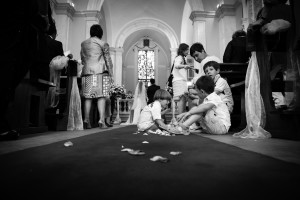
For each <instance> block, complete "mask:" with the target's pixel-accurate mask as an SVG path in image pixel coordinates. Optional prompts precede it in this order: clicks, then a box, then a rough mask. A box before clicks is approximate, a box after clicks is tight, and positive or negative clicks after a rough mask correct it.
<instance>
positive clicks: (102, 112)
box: [97, 97, 107, 128]
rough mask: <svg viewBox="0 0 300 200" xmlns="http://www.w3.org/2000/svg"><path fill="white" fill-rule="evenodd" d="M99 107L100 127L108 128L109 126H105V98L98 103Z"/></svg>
mask: <svg viewBox="0 0 300 200" xmlns="http://www.w3.org/2000/svg"><path fill="white" fill-rule="evenodd" d="M97 106H98V112H99V116H100V119H99V122H98V124H99V127H100V126H101V127H100V128H106V127H107V126H106V125H105V97H101V98H99V99H98V101H97Z"/></svg>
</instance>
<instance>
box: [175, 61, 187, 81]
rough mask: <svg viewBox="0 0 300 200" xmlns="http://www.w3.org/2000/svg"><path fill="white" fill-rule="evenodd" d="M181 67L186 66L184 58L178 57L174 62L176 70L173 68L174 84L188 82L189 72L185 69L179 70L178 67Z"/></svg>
mask: <svg viewBox="0 0 300 200" xmlns="http://www.w3.org/2000/svg"><path fill="white" fill-rule="evenodd" d="M179 65H184V60H183V58H182V56H177V57H176V58H175V60H174V68H173V72H172V74H173V76H174V77H173V82H174V81H178V80H184V81H187V70H186V69H184V68H181V69H177V68H176V67H177V66H179Z"/></svg>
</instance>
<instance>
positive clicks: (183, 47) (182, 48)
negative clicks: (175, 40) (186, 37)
mask: <svg viewBox="0 0 300 200" xmlns="http://www.w3.org/2000/svg"><path fill="white" fill-rule="evenodd" d="M188 48H189V45H187V44H185V43H181V44H180V45H179V47H178V50H177V55H178V56H184V54H183V52H184V51H186V50H187V49H188Z"/></svg>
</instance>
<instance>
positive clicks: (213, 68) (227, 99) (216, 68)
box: [203, 61, 233, 113]
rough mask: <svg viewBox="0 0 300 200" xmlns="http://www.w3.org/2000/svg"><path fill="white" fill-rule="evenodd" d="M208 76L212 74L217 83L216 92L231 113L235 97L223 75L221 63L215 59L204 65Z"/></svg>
mask: <svg viewBox="0 0 300 200" xmlns="http://www.w3.org/2000/svg"><path fill="white" fill-rule="evenodd" d="M203 70H204V72H205V74H206V76H210V77H211V78H212V79H213V80H214V83H215V93H216V94H218V95H219V96H220V97H221V99H222V100H223V101H224V103H225V104H226V106H227V107H228V110H229V113H232V110H233V98H232V93H231V89H230V87H229V85H228V83H227V81H226V80H225V79H224V78H222V77H221V75H220V74H219V73H220V65H219V63H217V62H215V61H209V62H207V63H206V64H205V65H204V66H203Z"/></svg>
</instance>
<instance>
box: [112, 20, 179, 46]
mask: <svg viewBox="0 0 300 200" xmlns="http://www.w3.org/2000/svg"><path fill="white" fill-rule="evenodd" d="M143 29H150V30H155V31H158V32H160V33H162V34H164V35H166V36H167V38H168V39H169V42H170V48H177V47H178V45H179V40H178V37H177V35H176V33H175V31H174V30H173V29H172V28H171V27H170V26H169V25H168V24H166V23H164V22H163V21H161V20H158V19H154V18H140V19H135V20H133V21H131V22H129V23H127V24H125V25H124V26H123V27H122V28H121V29H120V31H119V33H118V34H117V37H116V41H115V42H114V44H115V47H117V48H122V47H123V44H124V41H125V40H126V38H127V37H128V36H130V35H131V34H132V33H134V32H136V31H139V30H143Z"/></svg>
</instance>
